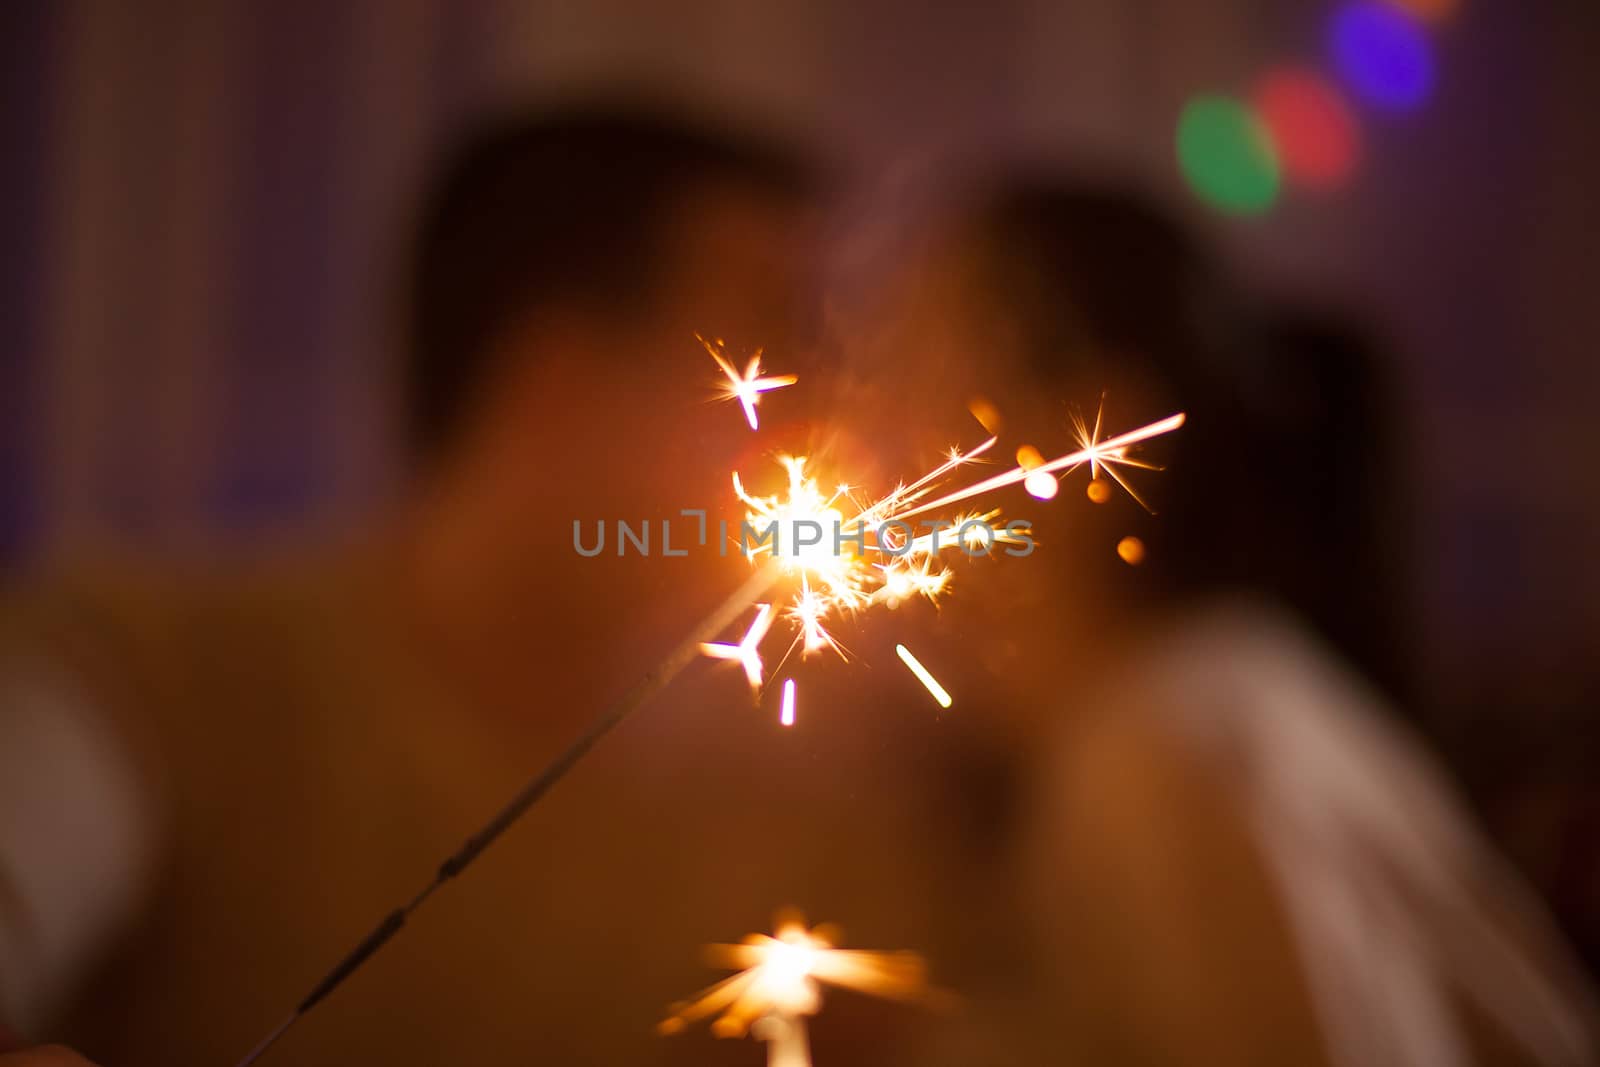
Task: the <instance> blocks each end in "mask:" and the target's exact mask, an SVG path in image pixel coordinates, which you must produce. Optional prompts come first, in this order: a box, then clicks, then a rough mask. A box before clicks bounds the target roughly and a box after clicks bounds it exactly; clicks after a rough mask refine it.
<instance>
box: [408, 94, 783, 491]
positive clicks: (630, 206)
mask: <svg viewBox="0 0 1600 1067" xmlns="http://www.w3.org/2000/svg"><path fill="white" fill-rule="evenodd" d="M810 191H811V176H810V174H809V172H808V170H807V168H806V167H805V165H804V164H803V163H802V162H801V160H800V159H799V158H798V157H797V156H796V155H794V154H792V153H790V152H789V151H788V150H786V149H785V148H783V147H781V146H778V145H776V144H772V143H768V142H765V141H762V140H760V139H758V138H754V137H748V136H740V135H734V134H731V133H727V132H722V131H719V130H716V129H713V128H710V127H706V126H701V125H697V124H695V123H692V122H689V121H687V120H682V119H677V118H671V117H666V116H664V115H662V114H659V113H656V112H654V111H650V110H642V109H638V108H627V107H597V106H588V107H583V108H575V109H567V110H563V111H559V112H555V113H551V114H546V115H534V116H527V115H524V116H519V117H515V118H511V119H509V120H501V121H498V122H496V123H493V124H491V125H489V126H488V127H487V128H485V129H483V130H481V131H480V132H479V133H478V134H477V135H476V136H475V137H473V138H471V139H469V141H468V142H467V143H466V145H465V146H464V148H463V150H462V151H460V153H459V154H458V155H457V156H456V157H455V159H454V161H453V163H452V164H451V165H450V166H449V167H447V168H446V170H445V171H444V172H443V174H442V176H441V180H440V181H439V182H438V184H437V185H436V186H435V188H434V189H433V190H432V192H431V195H430V196H429V198H428V200H427V202H426V204H425V207H424V212H423V218H422V221H421V226H420V228H419V232H418V237H417V242H416V246H415V249H414V251H413V261H412V269H411V274H410V284H409V294H408V295H409V300H408V316H407V317H408V320H409V321H408V323H407V325H408V333H409V360H408V373H407V379H408V380H407V383H406V384H407V392H408V401H409V419H408V430H409V437H410V444H411V447H412V451H413V454H414V455H415V456H416V457H418V458H420V459H424V460H429V459H432V458H435V457H436V456H437V455H438V454H439V453H440V452H441V451H444V450H447V449H448V448H449V447H450V446H451V445H452V444H453V443H454V442H455V440H456V439H457V438H458V437H459V436H460V435H461V432H462V429H463V425H464V424H466V423H469V422H470V421H471V419H472V413H473V411H474V408H475V404H476V403H477V401H478V400H479V399H480V396H481V393H482V392H483V390H484V388H485V385H486V382H488V381H489V380H490V379H492V378H493V377H494V375H495V372H496V371H497V370H498V369H499V363H500V362H501V360H502V359H503V357H504V355H505V352H504V349H505V347H506V343H507V340H508V337H509V336H510V335H511V334H513V333H514V332H515V331H517V330H518V329H521V328H523V327H525V326H526V325H527V324H528V323H529V322H532V321H536V320H540V319H545V320H548V319H565V320H574V319H576V320H579V321H582V322H584V323H592V324H594V325H595V328H596V329H599V328H603V327H609V328H621V327H629V326H632V327H638V326H641V325H647V324H649V323H650V322H651V321H652V320H660V319H662V318H663V316H667V317H671V315H672V312H673V311H674V309H673V308H671V307H668V306H667V305H668V304H670V303H671V302H673V301H688V302H693V301H694V300H695V297H694V295H693V292H695V291H697V292H698V293H699V294H700V295H701V296H705V295H707V293H708V290H710V289H715V288H718V287H719V286H720V288H721V290H722V291H721V292H720V293H717V294H715V295H714V296H713V297H712V300H713V302H714V303H715V304H716V306H715V307H714V308H711V309H708V308H707V307H704V306H702V307H698V308H689V307H685V308H683V309H682V311H683V313H684V315H685V316H686V317H687V316H689V315H691V314H698V315H701V316H704V317H705V318H707V319H713V318H714V319H715V321H714V322H713V321H702V322H699V323H697V324H695V325H694V326H692V327H689V328H703V329H710V330H716V331H719V332H723V333H725V334H728V335H729V336H733V331H734V330H735V329H738V328H740V327H748V329H749V332H750V333H751V334H752V336H754V335H755V334H756V333H758V332H764V333H766V334H767V335H768V336H763V337H760V338H758V339H755V343H770V342H772V341H774V340H776V338H775V337H773V336H771V335H772V334H774V333H777V332H779V331H781V330H782V329H783V328H784V326H783V323H782V320H783V319H784V318H785V316H786V315H787V314H788V312H789V311H790V310H791V309H790V307H789V304H790V303H791V301H792V298H793V293H792V292H787V291H784V290H785V288H786V286H785V285H784V284H782V282H783V281H784V280H786V279H778V278H776V277H774V276H773V275H775V273H777V272H773V271H765V270H763V269H762V268H763V267H766V266H777V265H779V264H778V263H777V259H778V256H779V255H780V251H779V250H778V249H776V248H765V247H763V246H764V245H772V244H776V243H780V242H776V241H773V240H771V239H770V237H769V233H770V231H769V232H762V227H763V226H764V225H766V222H763V221H761V218H762V217H763V216H764V217H765V219H766V220H767V222H770V221H771V219H772V218H773V217H774V216H779V215H784V216H787V217H788V218H789V219H791V220H792V219H793V218H794V217H795V216H796V215H797V214H798V213H799V212H800V211H801V209H803V208H804V207H805V206H806V205H807V204H808V202H809V193H810ZM741 212H742V217H741V219H740V220H738V221H737V222H736V223H735V224H734V228H735V229H738V228H739V227H741V226H742V227H743V229H742V232H741V235H740V236H739V237H737V238H735V239H733V240H728V237H729V234H728V232H727V231H728V229H729V227H728V225H727V223H728V222H729V217H730V216H732V215H737V214H740V213H741ZM752 220H754V221H753V222H752ZM719 227H720V232H721V233H722V236H723V243H724V246H726V245H729V244H732V245H735V246H736V247H735V248H733V249H732V250H731V251H730V250H728V249H727V248H726V247H725V248H724V249H721V250H714V249H713V247H712V246H713V245H715V243H716V242H717V240H718V236H719ZM696 242H698V244H699V246H700V247H694V248H691V247H690V245H691V244H694V243H696ZM714 253H716V254H714ZM762 256H766V257H767V258H766V259H765V260H761V261H760V262H758V263H757V264H756V265H755V266H752V265H751V259H752V257H755V258H759V257H762ZM719 260H738V261H736V262H727V263H722V264H720V265H719ZM723 268H725V269H726V273H725V274H724V275H723V276H722V277H720V278H708V277H705V275H706V274H707V273H708V272H710V273H715V272H717V271H719V270H722V269H723ZM695 272H698V276H696V277H687V276H686V275H688V274H691V273H695ZM791 273H792V272H791ZM697 286H698V290H696V287H697ZM734 290H737V291H734ZM686 294H687V295H686ZM685 336H686V337H687V334H685Z"/></svg>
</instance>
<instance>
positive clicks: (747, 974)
mask: <svg viewBox="0 0 1600 1067" xmlns="http://www.w3.org/2000/svg"><path fill="white" fill-rule="evenodd" d="M837 937H838V933H837V931H835V930H833V929H831V928H830V927H827V926H819V927H816V928H815V929H809V930H808V929H807V928H806V925H805V923H804V922H803V921H802V920H801V919H800V918H799V917H798V916H794V915H789V916H780V917H779V919H778V922H777V924H776V927H775V931H774V933H773V935H771V936H769V935H767V934H751V935H750V936H748V937H746V938H745V939H744V941H743V942H741V943H740V944H737V945H711V946H709V947H708V950H707V951H708V955H709V956H710V957H711V962H712V963H714V964H715V965H717V966H721V967H726V968H728V969H730V970H738V971H739V973H738V974H736V975H733V976H732V977H730V978H725V979H723V980H722V981H720V982H718V983H717V984H715V985H713V986H709V987H707V988H706V989H703V990H701V991H700V992H699V993H696V994H695V996H694V997H693V999H691V1000H689V1001H685V1002H683V1003H681V1004H676V1005H674V1006H673V1007H672V1009H671V1014H670V1015H668V1016H667V1018H666V1019H665V1020H663V1021H662V1022H661V1024H660V1026H659V1027H658V1029H659V1030H660V1031H661V1032H662V1033H663V1034H675V1033H678V1032H680V1031H681V1030H683V1029H684V1027H686V1026H688V1025H689V1024H690V1023H692V1022H696V1021H698V1020H700V1019H705V1018H708V1017H710V1016H712V1015H716V1016H717V1018H716V1019H715V1020H714V1021H713V1022H712V1024H711V1032H712V1033H713V1034H715V1035H717V1036H718V1037H743V1036H744V1035H746V1034H748V1033H754V1034H755V1035H756V1036H757V1037H759V1038H761V1039H762V1040H764V1041H766V1042H767V1067H810V1065H811V1054H810V1052H809V1050H808V1047H807V1042H806V1028H805V1018H806V1016H808V1015H815V1014H817V1012H818V1011H820V1010H821V1009H822V988H821V987H822V986H823V985H824V984H826V985H833V986H838V987H840V988H843V989H853V990H855V991H857V992H861V993H867V994H870V995H872V996H879V997H890V998H895V999H900V1000H909V999H914V998H917V997H921V996H923V995H924V994H926V993H927V977H926V967H925V966H924V964H923V962H922V958H921V957H920V956H918V955H916V954H915V953H913V952H868V951H862V950H859V949H857V950H848V949H840V948H835V947H834V942H835V940H836V939H837Z"/></svg>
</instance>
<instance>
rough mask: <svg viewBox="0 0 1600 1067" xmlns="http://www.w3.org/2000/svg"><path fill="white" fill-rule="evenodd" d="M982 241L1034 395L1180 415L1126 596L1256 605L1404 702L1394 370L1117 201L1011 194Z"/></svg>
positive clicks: (1320, 316) (1156, 211) (1074, 192)
mask: <svg viewBox="0 0 1600 1067" xmlns="http://www.w3.org/2000/svg"><path fill="white" fill-rule="evenodd" d="M976 218H977V221H976V224H975V231H976V237H977V239H978V241H979V244H980V247H981V248H983V249H985V250H986V252H985V255H984V257H983V258H984V260H985V261H986V262H987V263H988V268H987V269H988V271H989V272H990V276H991V277H992V278H995V279H996V280H997V283H998V284H995V285H993V286H992V287H991V288H992V290H993V292H994V293H995V299H997V300H1000V301H1001V302H1002V303H1004V305H1005V306H1004V307H1003V308H1001V309H1000V313H1001V314H1004V315H1007V316H1010V317H1012V318H1013V319H1014V321H1015V322H1016V324H1017V328H1018V330H1019V331H1020V334H1021V340H1022V344H1023V349H1024V355H1025V359H1026V361H1027V366H1028V369H1029V371H1030V372H1031V374H1032V375H1034V376H1035V378H1036V379H1038V378H1042V379H1043V380H1046V381H1049V380H1055V381H1057V382H1060V381H1063V380H1070V381H1073V382H1075V383H1079V384H1084V383H1086V382H1092V381H1099V382H1110V381H1114V380H1118V379H1128V378H1132V379H1134V380H1136V381H1139V382H1141V383H1142V384H1143V385H1144V386H1145V388H1147V389H1149V390H1150V393H1151V395H1149V396H1146V397H1142V398H1136V400H1137V401H1139V403H1140V406H1139V408H1138V409H1136V410H1129V409H1128V406H1127V404H1126V403H1122V404H1120V405H1119V406H1118V410H1119V413H1120V414H1121V415H1122V416H1123V417H1124V418H1127V419H1129V420H1130V421H1132V422H1139V421H1143V420H1144V419H1146V418H1156V417H1159V416H1161V415H1165V414H1168V413H1170V412H1171V411H1172V410H1176V409H1182V410H1185V411H1187V412H1188V414H1189V421H1188V423H1187V424H1186V425H1185V426H1184V428H1183V430H1182V432H1181V433H1179V434H1176V435H1174V437H1173V438H1172V439H1171V441H1170V442H1166V443H1164V446H1163V449H1164V452H1165V453H1166V454H1167V455H1168V456H1169V457H1170V461H1171V464H1172V465H1173V466H1174V468H1175V473H1174V475H1173V476H1172V477H1169V478H1165V479H1162V480H1161V482H1160V483H1159V484H1158V485H1157V486H1156V487H1155V492H1154V494H1153V496H1154V497H1155V499H1156V500H1157V501H1158V503H1159V505H1160V511H1161V516H1160V519H1159V520H1158V521H1157V522H1155V523H1154V524H1152V526H1151V528H1150V531H1149V534H1148V536H1147V537H1146V540H1147V541H1149V542H1150V546H1151V553H1150V557H1149V561H1148V563H1147V564H1146V565H1145V566H1143V567H1142V568H1140V569H1139V571H1138V572H1136V573H1129V574H1127V580H1128V582H1129V583H1130V586H1132V587H1133V588H1130V592H1143V593H1145V594H1146V595H1150V596H1154V597H1157V598H1177V597H1191V596H1200V595H1204V594H1207V593H1210V592H1215V591H1220V590H1225V589H1253V590H1257V591H1260V592H1263V593H1269V594H1272V595H1274V596H1276V597H1278V598H1279V599H1280V600H1281V601H1283V602H1284V603H1287V604H1288V605H1290V606H1291V607H1293V608H1295V609H1296V610H1297V611H1299V612H1300V613H1301V614H1302V615H1303V616H1304V617H1305V618H1306V619H1307V620H1308V621H1309V622H1310V623H1311V624H1312V625H1313V626H1315V627H1316V628H1317V629H1318V630H1320V631H1321V632H1322V633H1323V634H1324V635H1325V636H1326V637H1327V638H1328V639H1329V640H1330V641H1331V642H1332V643H1333V644H1335V645H1336V646H1337V647H1339V648H1340V649H1341V650H1342V651H1343V652H1344V654H1345V655H1346V656H1348V657H1349V658H1350V659H1351V660H1353V661H1354V662H1356V663H1357V664H1358V665H1360V666H1361V667H1363V668H1364V669H1365V670H1366V671H1367V673H1368V675H1369V676H1370V677H1372V678H1373V679H1375V680H1376V681H1378V682H1379V683H1380V684H1382V685H1384V687H1385V688H1387V689H1389V690H1390V691H1391V693H1393V694H1394V695H1396V696H1399V697H1401V698H1402V699H1404V698H1406V697H1409V696H1410V695H1411V693H1410V689H1411V686H1410V679H1409V678H1408V677H1407V672H1406V668H1405V663H1406V662H1407V660H1408V657H1407V656H1406V655H1405V642H1406V639H1405V636H1404V626H1403V623H1402V620H1403V619H1404V615H1405V612H1404V605H1405V602H1406V597H1405V596H1404V594H1403V591H1401V590H1399V589H1398V588H1397V586H1398V585H1399V583H1400V582H1401V581H1402V580H1403V576H1404V573H1405V571H1406V568H1405V566H1404V562H1405V549H1406V546H1407V544H1408V542H1409V526H1408V523H1407V522H1406V520H1405V515H1404V511H1403V507H1402V505H1401V501H1402V500H1403V494H1402V492H1401V490H1402V489H1403V486H1400V485H1399V484H1398V480H1399V477H1400V475H1399V473H1398V472H1397V469H1396V467H1397V461H1396V459H1395V457H1396V452H1395V451H1394V450H1393V449H1392V448H1391V447H1390V443H1389V438H1390V436H1391V434H1392V432H1393V428H1392V416H1393V414H1394V412H1393V405H1392V400H1391V391H1390V389H1389V380H1388V377H1387V375H1386V373H1385V372H1386V370H1387V368H1386V367H1385V365H1384V360H1383V358H1382V356H1383V353H1382V352H1381V351H1380V350H1379V349H1378V347H1377V346H1376V345H1375V344H1374V343H1373V341H1372V339H1371V338H1370V337H1368V336H1366V334H1365V333H1364V332H1363V331H1361V330H1360V329H1358V328H1356V327H1355V326H1353V325H1351V324H1350V323H1349V322H1348V321H1347V320H1345V319H1343V318H1342V317H1340V316H1337V315H1331V314H1326V313H1323V312H1320V311H1311V310H1305V309H1300V308H1292V307H1287V306H1265V307H1261V306H1257V305H1256V304H1255V303H1252V302H1251V301H1248V300H1246V299H1245V298H1244V297H1243V296H1242V295H1241V294H1240V292H1239V291H1238V289H1237V288H1236V287H1235V286H1234V285H1233V284H1231V282H1230V281H1229V278H1228V272H1227V271H1226V270H1225V269H1224V268H1223V264H1222V263H1221V262H1220V261H1219V260H1218V259H1217V258H1216V257H1214V256H1212V255H1211V254H1210V253H1209V252H1208V250H1207V248H1206V247H1205V246H1204V245H1203V244H1202V243H1201V242H1200V241H1198V240H1197V239H1195V238H1194V237H1192V236H1191V235H1190V234H1189V233H1188V232H1187V231H1186V230H1185V229H1184V228H1183V227H1182V226H1180V225H1179V224H1178V223H1177V222H1175V221H1174V220H1173V219H1172V218H1171V217H1170V216H1169V215H1168V214H1167V213H1166V212H1165V211H1163V210H1162V209H1160V208H1159V207H1157V206H1155V205H1154V204H1152V203H1149V202H1147V201H1145V200H1144V199H1142V198H1141V197H1139V196H1137V195H1134V194H1132V193H1128V192H1124V191H1121V190H1118V189H1107V188H1100V187H1082V186H1073V185H1070V184H1066V183H1060V182H1056V183H1050V182H1044V183H1029V184H1018V185H1014V186H1012V187H1009V188H1008V189H1005V190H1002V191H1000V192H999V193H998V194H996V195H993V196H991V197H990V199H989V200H988V201H987V202H986V206H985V207H984V208H983V209H982V210H981V211H979V212H978V213H977V214H976Z"/></svg>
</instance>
